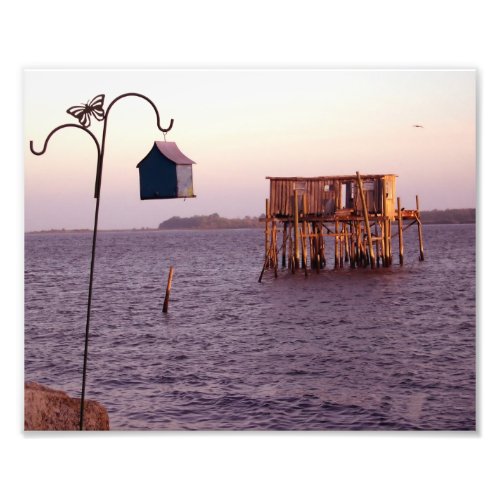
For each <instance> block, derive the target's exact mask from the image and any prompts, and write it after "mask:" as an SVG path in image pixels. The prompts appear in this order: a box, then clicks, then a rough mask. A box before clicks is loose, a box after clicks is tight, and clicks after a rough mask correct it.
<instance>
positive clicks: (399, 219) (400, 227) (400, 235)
mask: <svg viewBox="0 0 500 500" xmlns="http://www.w3.org/2000/svg"><path fill="white" fill-rule="evenodd" d="M398 234H399V265H400V266H402V265H403V253H404V245H403V219H402V217H401V199H400V198H399V196H398Z"/></svg>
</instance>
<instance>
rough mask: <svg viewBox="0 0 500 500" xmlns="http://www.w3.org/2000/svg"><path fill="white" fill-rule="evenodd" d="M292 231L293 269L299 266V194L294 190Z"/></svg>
mask: <svg viewBox="0 0 500 500" xmlns="http://www.w3.org/2000/svg"><path fill="white" fill-rule="evenodd" d="M293 230H294V235H293V236H294V246H293V259H294V261H295V262H294V264H295V267H298V265H299V259H300V255H299V194H298V192H297V190H296V189H294V190H293Z"/></svg>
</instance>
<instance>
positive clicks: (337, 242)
mask: <svg viewBox="0 0 500 500" xmlns="http://www.w3.org/2000/svg"><path fill="white" fill-rule="evenodd" d="M339 236H340V235H339V222H338V221H335V236H334V241H335V242H334V248H335V261H334V265H333V268H334V269H338V268H339V267H340V247H341V240H340V238H339Z"/></svg>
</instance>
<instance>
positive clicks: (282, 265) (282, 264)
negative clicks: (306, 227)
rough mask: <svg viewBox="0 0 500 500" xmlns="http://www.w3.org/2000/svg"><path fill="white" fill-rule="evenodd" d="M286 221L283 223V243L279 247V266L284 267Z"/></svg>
mask: <svg viewBox="0 0 500 500" xmlns="http://www.w3.org/2000/svg"><path fill="white" fill-rule="evenodd" d="M287 227H288V222H285V223H284V224H283V244H282V247H281V267H286V229H287Z"/></svg>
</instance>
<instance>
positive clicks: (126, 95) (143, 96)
mask: <svg viewBox="0 0 500 500" xmlns="http://www.w3.org/2000/svg"><path fill="white" fill-rule="evenodd" d="M128 96H135V97H141V98H142V99H144V100H146V101H148V102H149V104H151V106H152V107H153V109H154V111H155V113H156V125H157V127H158V129H159V130H160V131H161V132H163V133H165V134H166V133H167V132H168V131H169V130H171V129H172V127H173V126H174V120H173V119H172V118H171V119H170V125H169V126H168V128H163V127H162V126H161V123H160V113H159V112H158V108H157V107H156V106H155V104H154V102H153V101H152V100H151V99H150V98H149V97H146V96H145V95H142V94H138V93H137V92H128V93H127V94H122V95H120V96H118V97H116V98H115V99H113V101H111V103H110V104H109V106H108V109H107V110H106V115H105V117H104V120H105V121H106V120H107V118H108V114H109V111H110V109H111V107H112V106H113V104H114V103H115V102H116V101H119V100H120V99H122V98H123V97H128Z"/></svg>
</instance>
